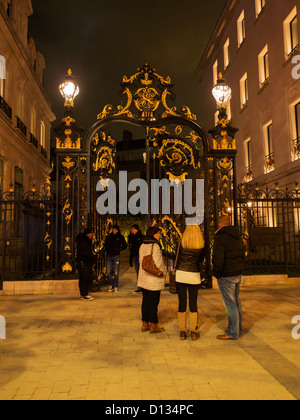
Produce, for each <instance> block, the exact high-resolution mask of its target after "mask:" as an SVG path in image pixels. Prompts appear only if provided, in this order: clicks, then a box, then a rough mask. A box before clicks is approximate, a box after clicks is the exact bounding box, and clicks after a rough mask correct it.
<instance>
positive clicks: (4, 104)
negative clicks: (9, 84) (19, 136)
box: [0, 96, 12, 120]
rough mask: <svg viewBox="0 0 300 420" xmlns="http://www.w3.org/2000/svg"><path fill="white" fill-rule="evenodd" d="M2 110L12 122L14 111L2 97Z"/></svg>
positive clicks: (0, 105)
mask: <svg viewBox="0 0 300 420" xmlns="http://www.w3.org/2000/svg"><path fill="white" fill-rule="evenodd" d="M0 109H1V110H2V111H3V112H4V114H5V115H7V117H8V118H9V119H10V120H11V118H12V109H11V107H10V106H9V105H8V103H7V102H5V100H4V99H3V98H2V96H0Z"/></svg>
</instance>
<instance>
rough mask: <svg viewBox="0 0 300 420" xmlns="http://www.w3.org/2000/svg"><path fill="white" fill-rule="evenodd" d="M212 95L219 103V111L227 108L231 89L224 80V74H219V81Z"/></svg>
mask: <svg viewBox="0 0 300 420" xmlns="http://www.w3.org/2000/svg"><path fill="white" fill-rule="evenodd" d="M212 94H213V97H214V98H215V100H216V102H217V107H218V109H220V108H226V107H227V103H228V100H229V99H230V97H231V89H230V87H229V86H228V85H227V84H226V83H225V79H223V76H222V73H220V74H219V79H218V81H217V84H216V86H215V87H214V88H213V90H212Z"/></svg>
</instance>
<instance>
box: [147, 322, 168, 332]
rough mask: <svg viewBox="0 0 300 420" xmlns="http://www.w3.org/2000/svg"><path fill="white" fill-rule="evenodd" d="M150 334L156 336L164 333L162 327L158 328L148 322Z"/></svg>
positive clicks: (156, 325)
mask: <svg viewBox="0 0 300 420" xmlns="http://www.w3.org/2000/svg"><path fill="white" fill-rule="evenodd" d="M149 328H150V334H157V333H161V332H163V331H165V329H164V328H163V327H160V326H159V325H158V324H154V323H153V322H149Z"/></svg>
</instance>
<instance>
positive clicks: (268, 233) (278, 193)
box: [238, 184, 300, 276]
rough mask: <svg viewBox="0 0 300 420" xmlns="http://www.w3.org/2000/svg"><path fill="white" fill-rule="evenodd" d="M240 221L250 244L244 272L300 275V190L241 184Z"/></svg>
mask: <svg viewBox="0 0 300 420" xmlns="http://www.w3.org/2000/svg"><path fill="white" fill-rule="evenodd" d="M238 224H239V226H240V229H241V232H242V234H243V237H244V241H245V243H246V247H247V253H246V268H245V274H260V273H261V274H264V273H266V274H272V273H276V274H288V275H290V276H300V191H299V188H298V186H297V185H296V187H295V188H294V189H292V190H289V189H288V188H286V189H280V188H279V187H278V186H275V188H269V187H266V188H264V189H263V188H259V187H258V185H245V184H243V185H241V186H240V187H239V196H238Z"/></svg>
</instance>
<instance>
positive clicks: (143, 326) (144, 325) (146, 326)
mask: <svg viewBox="0 0 300 420" xmlns="http://www.w3.org/2000/svg"><path fill="white" fill-rule="evenodd" d="M149 330H150V328H149V322H146V321H143V325H142V332H146V331H149Z"/></svg>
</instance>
